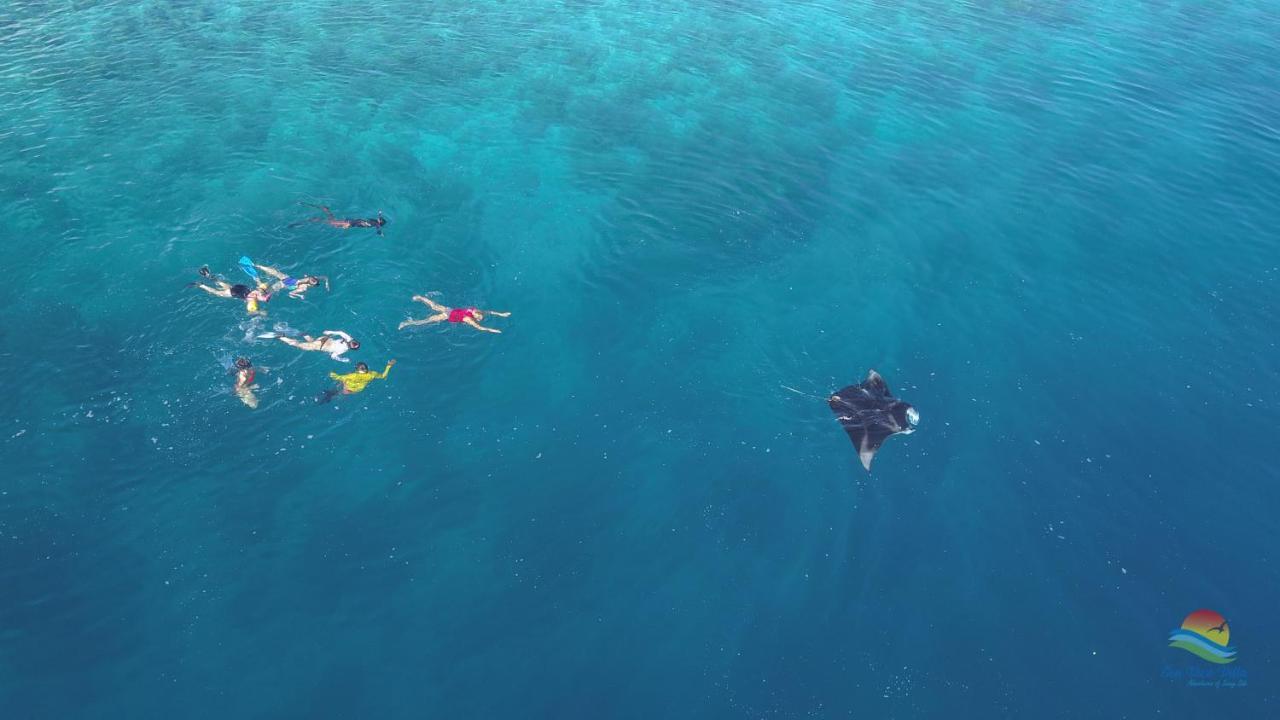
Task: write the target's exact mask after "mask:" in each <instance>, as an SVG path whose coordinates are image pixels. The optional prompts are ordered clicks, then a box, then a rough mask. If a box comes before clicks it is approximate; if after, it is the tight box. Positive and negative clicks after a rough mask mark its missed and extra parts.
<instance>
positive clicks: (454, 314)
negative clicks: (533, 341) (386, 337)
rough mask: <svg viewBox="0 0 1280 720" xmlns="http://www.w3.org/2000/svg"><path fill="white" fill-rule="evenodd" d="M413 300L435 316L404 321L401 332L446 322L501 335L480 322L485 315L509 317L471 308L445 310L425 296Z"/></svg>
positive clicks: (494, 311)
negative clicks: (432, 311) (409, 328)
mask: <svg viewBox="0 0 1280 720" xmlns="http://www.w3.org/2000/svg"><path fill="white" fill-rule="evenodd" d="M413 299H414V300H417V301H418V302H421V303H426V304H427V306H428V307H430V308H431V309H432V310H434V311H435V312H436V314H435V315H432V316H431V317H429V318H424V319H422V320H405V321H404V322H402V323H400V329H401V330H403V329H405V328H407V327H411V326H413V325H431V324H434V323H438V322H445V321H446V320H447V321H449V322H451V323H456V324H461V325H470V326H471V327H473V328H475V329H477V330H481V331H484V332H491V333H501V332H502V331H501V330H495V329H493V328H489V327H485V326H483V325H481V324H480V321H481V320H483V319H484V316H485V314H486V313H487V314H489V315H495V316H497V317H511V313H509V312H499V311H497V310H480V309H479V308H473V307H472V308H447V307H445V306H443V305H441V304H440V303H438V302H436V301H434V300H432V299H431V298H429V297H426V296H425V295H414V296H413Z"/></svg>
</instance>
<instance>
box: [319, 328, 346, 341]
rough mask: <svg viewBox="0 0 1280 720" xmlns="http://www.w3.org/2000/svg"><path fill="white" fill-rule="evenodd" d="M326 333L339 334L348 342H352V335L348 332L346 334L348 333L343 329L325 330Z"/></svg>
mask: <svg viewBox="0 0 1280 720" xmlns="http://www.w3.org/2000/svg"><path fill="white" fill-rule="evenodd" d="M324 334H325V335H337V336H338V337H340V338H342V339H343V340H346V341H347V342H351V336H350V335H348V334H346V333H344V332H342V331H341V330H325V331H324Z"/></svg>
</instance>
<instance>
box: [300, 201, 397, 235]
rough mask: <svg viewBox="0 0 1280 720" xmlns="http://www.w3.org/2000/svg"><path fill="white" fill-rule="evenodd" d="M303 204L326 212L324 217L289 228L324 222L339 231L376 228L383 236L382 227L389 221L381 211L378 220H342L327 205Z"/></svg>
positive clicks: (310, 219) (307, 220)
mask: <svg viewBox="0 0 1280 720" xmlns="http://www.w3.org/2000/svg"><path fill="white" fill-rule="evenodd" d="M302 204H303V205H306V206H307V207H313V208H318V209H320V210H321V211H323V212H324V217H318V218H307V219H306V220H303V221H302V222H296V223H294V224H293V225H290V226H289V227H295V226H297V225H301V224H303V223H309V222H322V223H324V224H326V225H328V226H329V227H335V228H338V229H339V230H350V229H351V228H374V229H376V230H377V231H378V234H379V235H381V234H382V226H383V225H386V224H387V219H386V218H385V217H383V216H382V211H381V210H379V211H378V217H376V218H340V217H335V216H334V214H333V211H332V210H330V209H329V208H328V207H327V206H325V205H312V204H311V203H302Z"/></svg>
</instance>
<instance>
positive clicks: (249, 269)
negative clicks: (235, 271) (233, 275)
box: [240, 255, 259, 280]
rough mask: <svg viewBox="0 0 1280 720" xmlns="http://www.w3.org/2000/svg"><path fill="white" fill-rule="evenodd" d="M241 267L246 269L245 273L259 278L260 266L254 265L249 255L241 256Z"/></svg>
mask: <svg viewBox="0 0 1280 720" xmlns="http://www.w3.org/2000/svg"><path fill="white" fill-rule="evenodd" d="M240 269H241V270H244V274H245V275H248V276H249V277H251V278H253V279H254V280H258V279H259V278H258V268H256V267H254V266H253V261H252V260H250V259H249V257H248V256H247V255H241V256H240Z"/></svg>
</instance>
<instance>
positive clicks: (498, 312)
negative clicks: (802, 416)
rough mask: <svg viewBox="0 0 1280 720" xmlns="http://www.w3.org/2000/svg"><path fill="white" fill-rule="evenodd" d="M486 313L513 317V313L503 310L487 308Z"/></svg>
mask: <svg viewBox="0 0 1280 720" xmlns="http://www.w3.org/2000/svg"><path fill="white" fill-rule="evenodd" d="M485 313H487V314H489V315H497V316H498V317H511V313H509V312H502V311H501V310H485Z"/></svg>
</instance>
